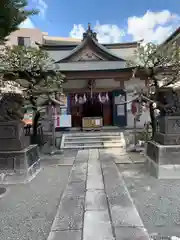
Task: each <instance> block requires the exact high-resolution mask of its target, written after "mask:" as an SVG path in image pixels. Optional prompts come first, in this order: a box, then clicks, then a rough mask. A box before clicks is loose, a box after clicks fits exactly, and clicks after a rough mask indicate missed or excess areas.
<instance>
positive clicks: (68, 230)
mask: <svg viewBox="0 0 180 240" xmlns="http://www.w3.org/2000/svg"><path fill="white" fill-rule="evenodd" d="M88 158H89V156H88V154H87V151H79V152H78V154H77V157H76V159H75V162H74V165H73V167H72V171H71V174H70V176H69V181H68V184H67V186H66V189H65V191H64V194H63V197H62V200H61V203H60V205H59V208H58V211H57V213H56V217H55V219H54V222H53V225H52V227H51V232H50V234H49V237H48V240H51V239H53V240H54V239H55V240H56V239H58V237H59V239H63V238H64V240H68V239H70V240H71V239H73V240H74V239H75V240H76V239H77V240H81V234H80V232H82V228H83V219H84V210H85V194H86V176H87V161H88ZM72 230H74V231H72ZM75 230H76V231H75ZM77 230H78V231H77ZM66 238H67V239H66Z"/></svg>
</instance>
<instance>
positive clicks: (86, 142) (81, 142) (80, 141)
mask: <svg viewBox="0 0 180 240" xmlns="http://www.w3.org/2000/svg"><path fill="white" fill-rule="evenodd" d="M123 147H125V140H124V135H123V133H122V132H78V133H77V132H76V133H68V134H63V136H62V141H61V146H60V148H61V149H90V148H123Z"/></svg>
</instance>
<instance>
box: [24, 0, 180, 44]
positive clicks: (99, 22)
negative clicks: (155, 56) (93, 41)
mask: <svg viewBox="0 0 180 240" xmlns="http://www.w3.org/2000/svg"><path fill="white" fill-rule="evenodd" d="M29 7H34V8H38V9H39V10H40V14H39V15H38V16H34V17H32V18H31V19H28V20H27V21H26V22H25V23H24V24H23V27H36V28H40V29H41V30H42V31H45V32H48V33H49V35H52V36H62V37H68V36H71V37H75V38H81V37H82V33H83V32H84V31H85V29H86V28H87V24H88V22H90V23H91V25H92V28H94V30H95V31H96V32H97V33H98V38H99V41H100V42H124V41H133V40H140V39H144V40H145V41H146V42H147V41H149V40H150V41H156V42H161V41H163V40H164V39H165V38H166V37H167V36H168V35H169V34H171V33H172V32H173V31H174V30H175V29H176V28H177V27H178V26H180V0H111V1H110V0H105V1H102V0H91V1H87V0H84V1H83V0H29Z"/></svg>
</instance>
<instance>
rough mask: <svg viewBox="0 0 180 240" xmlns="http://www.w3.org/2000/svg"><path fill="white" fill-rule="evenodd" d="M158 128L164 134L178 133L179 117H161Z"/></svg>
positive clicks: (179, 130) (179, 126) (179, 131)
mask: <svg viewBox="0 0 180 240" xmlns="http://www.w3.org/2000/svg"><path fill="white" fill-rule="evenodd" d="M159 128H160V132H161V133H165V134H177V133H180V116H173V117H172V116H170V117H163V118H162V119H160V121H159Z"/></svg>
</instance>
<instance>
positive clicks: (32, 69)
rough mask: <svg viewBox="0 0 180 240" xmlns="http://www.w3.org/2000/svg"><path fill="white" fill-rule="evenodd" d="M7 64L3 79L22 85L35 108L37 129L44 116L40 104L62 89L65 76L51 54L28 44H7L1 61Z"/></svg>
mask: <svg viewBox="0 0 180 240" xmlns="http://www.w3.org/2000/svg"><path fill="white" fill-rule="evenodd" d="M2 63H6V64H5V65H4V70H3V72H4V73H3V81H4V82H6V81H8V82H9V81H11V82H12V83H15V84H18V85H19V86H20V87H21V89H22V90H23V93H24V96H25V98H26V100H27V102H29V103H30V104H31V105H32V108H33V110H34V119H35V121H36V123H34V126H35V129H34V131H35V132H36V130H37V122H38V119H39V117H40V113H39V110H38V106H39V105H40V103H41V104H43V102H45V101H47V100H48V99H50V100H51V101H53V100H54V101H55V102H57V100H56V99H54V98H53V94H54V93H59V92H61V91H62V83H63V81H64V77H65V76H64V75H62V74H61V73H60V72H59V70H58V69H57V66H56V64H55V61H54V60H53V59H51V57H50V56H49V54H48V53H47V52H45V51H43V50H41V49H39V48H34V47H24V46H13V47H9V46H6V47H4V48H3V49H2V51H1V52H0V64H2Z"/></svg>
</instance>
